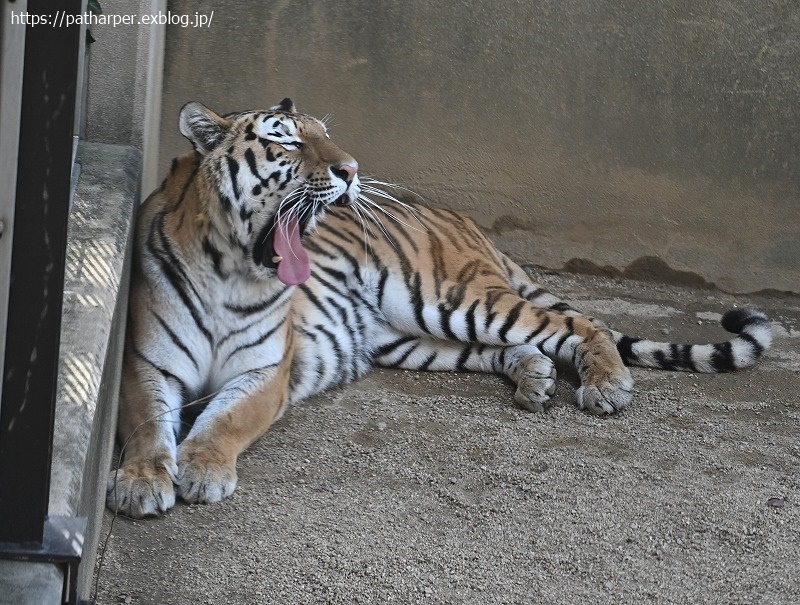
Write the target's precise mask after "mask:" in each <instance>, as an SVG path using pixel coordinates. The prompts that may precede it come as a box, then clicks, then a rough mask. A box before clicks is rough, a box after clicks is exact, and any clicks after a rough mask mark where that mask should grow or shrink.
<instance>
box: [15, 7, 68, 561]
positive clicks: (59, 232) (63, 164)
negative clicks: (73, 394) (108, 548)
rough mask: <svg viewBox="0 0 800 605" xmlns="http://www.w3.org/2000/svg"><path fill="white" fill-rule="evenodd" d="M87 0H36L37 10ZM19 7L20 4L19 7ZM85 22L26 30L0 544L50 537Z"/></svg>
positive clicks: (54, 11) (53, 10)
mask: <svg viewBox="0 0 800 605" xmlns="http://www.w3.org/2000/svg"><path fill="white" fill-rule="evenodd" d="M80 7H81V2H80V0H29V1H28V7H27V12H28V13H29V14H32V15H34V14H35V15H48V16H50V17H51V18H58V16H59V15H65V14H72V15H77V14H79V11H80ZM15 10H16V9H15ZM80 31H81V30H80V27H78V26H71V27H67V26H66V23H64V22H62V23H56V24H51V25H50V26H48V27H45V26H42V25H39V26H36V27H31V26H30V25H29V26H28V27H27V30H26V39H25V66H24V73H23V81H22V110H21V120H20V136H19V157H18V169H17V185H16V204H15V216H14V227H13V242H12V252H11V287H10V290H9V298H8V320H7V324H6V343H5V360H4V376H3V385H2V407H1V408H0V542H2V543H4V544H0V551H2V550H7V547H8V546H9V545H15V544H16V545H19V546H23V545H28V546H29V547H30V546H37V545H38V546H41V545H42V543H43V538H44V533H45V532H44V528H45V520H46V519H47V505H48V498H49V491H50V461H51V456H52V443H53V440H52V436H53V418H54V409H55V395H56V372H57V366H58V348H59V347H58V346H59V338H60V328H61V303H62V295H63V288H64V265H65V256H66V237H67V218H68V212H69V195H70V174H71V168H72V166H71V163H72V135H73V124H74V115H75V113H74V112H75V94H76V90H75V86H76V81H77V69H78V49H79V45H80V44H82V43H83V40H81V39H80Z"/></svg>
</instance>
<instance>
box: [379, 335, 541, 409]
mask: <svg viewBox="0 0 800 605" xmlns="http://www.w3.org/2000/svg"><path fill="white" fill-rule="evenodd" d="M375 362H376V363H377V364H379V365H381V366H384V367H389V368H402V369H406V370H430V371H465V372H487V373H493V374H503V375H505V376H507V377H508V378H510V379H511V380H512V381H513V382H514V384H516V385H517V391H516V393H515V395H514V400H515V401H516V402H517V403H518V404H519V405H520V406H521V407H523V408H525V409H528V410H531V411H533V412H540V411H543V410H544V409H545V408H546V407H547V405H548V403H549V401H550V397H552V395H553V393H555V390H556V369H555V366H554V365H553V361H552V360H551V359H550V358H549V357H547V356H546V355H544V354H542V352H541V351H540V350H539V349H538V348H537V347H535V346H533V345H519V346H511V347H498V346H487V345H482V344H475V343H460V342H453V341H446V340H438V339H434V338H424V337H410V336H404V335H402V334H399V333H395V334H393V335H387V338H386V340H385V342H383V343H382V345H381V346H380V347H379V348H378V352H377V356H376V359H375Z"/></svg>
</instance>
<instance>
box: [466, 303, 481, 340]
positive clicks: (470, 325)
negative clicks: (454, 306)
mask: <svg viewBox="0 0 800 605" xmlns="http://www.w3.org/2000/svg"><path fill="white" fill-rule="evenodd" d="M480 302H481V301H480V299H477V298H476V299H475V301H473V303H472V304H471V305H470V306H469V309H467V315H466V317H465V320H466V322H467V338H468V339H469V342H476V341H477V340H478V332H477V329H476V328H475V309H477V308H478V305H479V304H480Z"/></svg>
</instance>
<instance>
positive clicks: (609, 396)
mask: <svg viewBox="0 0 800 605" xmlns="http://www.w3.org/2000/svg"><path fill="white" fill-rule="evenodd" d="M576 395H577V397H578V407H579V408H580V409H582V410H586V411H587V412H589V413H590V414H595V415H597V416H602V415H604V414H616V413H617V412H620V411H622V410H623V409H625V408H626V407H628V404H629V403H630V402H631V400H632V399H633V378H632V377H631V375H630V372H629V371H628V369H627V368H625V371H624V372H620V375H619V376H617V377H613V378H608V379H606V380H603V381H600V382H597V383H594V384H585V385H583V386H582V387H580V388H579V389H578V390H577V392H576Z"/></svg>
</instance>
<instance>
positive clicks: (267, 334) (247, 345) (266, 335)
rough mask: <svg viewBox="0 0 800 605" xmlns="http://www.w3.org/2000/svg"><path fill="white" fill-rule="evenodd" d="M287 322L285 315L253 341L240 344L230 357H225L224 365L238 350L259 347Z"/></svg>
mask: <svg viewBox="0 0 800 605" xmlns="http://www.w3.org/2000/svg"><path fill="white" fill-rule="evenodd" d="M285 323H286V318H285V317H284V318H283V319H281V320H280V321H279V322H278V323H277V324H275V326H274V327H273V328H272V329H271V330H267V331H266V332H265V333H264V334H262V335H261V336H260V337H258V338H257V339H256V340H253V341H251V342H248V343H245V344H243V345H239V346H238V347H236V348H235V349H234V350H233V351H231V352H230V354H229V355H228V357H226V358H225V361H224V362H223V363H222V365H223V366H224V365H225V364H226V363H228V361H230V359H231V357H233V356H234V355H236V354H237V353H238V352H240V351H244V350H245V349H252V348H253V347H257V346H258V345H260V344H264V343H265V342H266V341H267V340H268V339H269V337H270V336H272V335H273V334H275V332H277V331H278V330H279V329H280V327H281V326H282V325H283V324H285Z"/></svg>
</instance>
